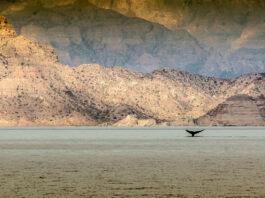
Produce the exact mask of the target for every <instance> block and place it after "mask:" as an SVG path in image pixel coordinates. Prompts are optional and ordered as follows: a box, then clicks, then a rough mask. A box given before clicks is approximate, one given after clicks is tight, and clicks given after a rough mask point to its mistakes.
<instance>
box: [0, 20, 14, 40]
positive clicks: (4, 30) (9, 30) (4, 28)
mask: <svg viewBox="0 0 265 198" xmlns="http://www.w3.org/2000/svg"><path fill="white" fill-rule="evenodd" d="M15 36H17V34H16V32H15V29H14V27H13V25H12V24H10V23H9V22H8V21H7V18H6V17H4V16H0V38H1V37H15Z"/></svg>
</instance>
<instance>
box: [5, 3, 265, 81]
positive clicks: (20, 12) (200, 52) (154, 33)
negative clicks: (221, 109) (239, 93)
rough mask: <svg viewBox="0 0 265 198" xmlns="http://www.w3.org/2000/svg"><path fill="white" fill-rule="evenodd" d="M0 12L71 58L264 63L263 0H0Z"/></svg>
mask: <svg viewBox="0 0 265 198" xmlns="http://www.w3.org/2000/svg"><path fill="white" fill-rule="evenodd" d="M0 13H1V14H3V15H5V16H7V17H8V18H9V19H10V20H11V22H12V23H13V24H14V27H15V29H16V30H17V32H18V34H21V35H23V36H25V37H27V38H30V39H32V40H34V41H38V42H41V43H49V44H51V45H52V46H53V47H55V49H56V50H57V52H58V56H59V58H60V61H61V62H63V63H65V64H69V65H71V66H75V65H79V64H82V63H99V64H101V65H104V66H108V67H110V66H114V65H121V66H123V67H125V68H127V69H130V70H133V71H141V72H150V71H153V70H154V69H158V68H161V67H164V66H167V67H170V68H176V69H180V70H185V71H189V72H193V73H197V74H203V75H207V76H214V77H223V78H228V77H236V76H240V75H241V74H245V73H249V72H264V71H265V55H264V54H265V53H264V51H265V39H264V38H265V33H264V29H265V28H264V21H265V14H264V13H265V3H264V1H263V0H244V1H242V0H200V1H197V0H141V1H140V0H66V1H64V0H54V1H50V0H24V1H19V0H13V1H8V0H3V1H1V2H0Z"/></svg>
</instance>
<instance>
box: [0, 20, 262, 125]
mask: <svg viewBox="0 0 265 198" xmlns="http://www.w3.org/2000/svg"><path fill="white" fill-rule="evenodd" d="M0 57H1V59H0V68H1V70H0V71H1V73H0V100H1V102H0V125H1V126H25V125H26V126H40V125H45V126H47V125H48V126H54V125H55V126H58V125H104V126H109V125H115V126H127V125H133V126H136V125H137V126H150V125H152V126H153V125H195V124H204V123H205V122H206V121H205V120H206V119H205V118H204V117H205V116H207V119H208V118H209V116H210V119H213V120H214V121H212V120H210V121H207V122H206V123H209V125H212V124H214V125H215V124H216V123H218V125H222V123H224V122H222V121H221V119H220V118H219V117H218V116H215V115H216V114H218V113H223V114H224V111H223V110H222V108H221V110H220V111H218V109H220V108H219V107H218V106H220V105H221V106H222V105H223V104H226V102H227V101H230V100H231V98H233V97H236V96H238V95H247V97H249V98H250V99H248V100H251V101H254V102H252V103H251V104H246V106H250V108H248V109H249V111H248V110H245V111H243V110H244V108H245V107H242V108H241V109H240V113H238V114H237V117H236V118H237V120H238V122H237V123H236V124H237V125H246V124H248V125H265V118H264V95H265V75H264V74H259V73H251V74H247V75H244V76H241V77H238V78H233V79H217V78H211V77H204V76H201V75H196V74H191V73H188V72H183V71H179V70H176V69H171V68H162V69H159V70H155V71H153V72H151V73H140V72H132V71H129V70H126V69H124V68H123V67H112V68H106V67H103V66H100V65H98V64H85V65H80V66H78V67H69V66H65V65H63V64H61V63H60V62H59V61H58V57H57V54H56V52H55V50H54V49H53V48H52V47H51V46H49V45H46V44H38V43H36V42H32V41H30V40H28V39H26V38H24V37H22V36H18V35H17V34H16V33H15V30H14V28H13V26H12V25H11V24H10V23H9V22H8V21H7V19H6V18H5V17H0ZM229 104H230V103H229ZM231 105H232V107H233V108H235V107H234V106H235V105H234V106H233V104H231ZM255 105H256V112H254V110H253V109H255ZM216 109H217V110H216ZM257 109H258V111H257ZM252 110H253V111H252ZM213 111H214V112H216V113H211V112H213ZM253 112H254V113H253ZM226 113H227V112H226ZM228 114H230V115H232V114H231V112H229V111H228ZM252 115H255V116H256V117H258V118H259V122H253V123H250V122H249V121H247V120H246V119H245V118H246V117H247V116H252ZM258 115H260V116H258ZM214 116H215V117H214ZM202 118H203V119H202ZM201 120H203V121H201ZM215 120H217V121H215ZM262 120H263V121H262ZM224 124H226V123H224Z"/></svg>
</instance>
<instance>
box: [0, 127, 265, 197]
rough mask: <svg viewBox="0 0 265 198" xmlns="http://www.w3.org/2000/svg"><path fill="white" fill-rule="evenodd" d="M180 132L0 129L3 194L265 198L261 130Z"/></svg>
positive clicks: (264, 132) (264, 152) (263, 135)
mask: <svg viewBox="0 0 265 198" xmlns="http://www.w3.org/2000/svg"><path fill="white" fill-rule="evenodd" d="M185 129H194V128H192V127H191V128H190V127H177V128H172V127H166V128H91V127H88V128H87V127H68V128H64V127H55V128H54V127H50V128H49V127H47V128H45V127H44V128H1V129H0V159H1V160H0V178H1V179H0V189H1V191H0V197H8V198H13V197H14V198H15V197H34V198H35V197H63V198H68V197H69V198H70V197H71V198H72V197H77V198H78V197H100V198H101V197H131V198H137V197H150V198H155V197H157V198H161V197H182V198H183V197H194V198H195V197H196V198H198V197H203V198H207V197H209V198H213V197H265V189H264V186H265V128H264V127H233V128H226V127H216V128H214V127H207V128H206V131H204V132H202V133H201V134H199V136H198V137H195V138H191V137H190V136H189V134H188V133H186V132H185ZM197 129H200V128H196V130H197ZM191 186H193V187H192V188H191Z"/></svg>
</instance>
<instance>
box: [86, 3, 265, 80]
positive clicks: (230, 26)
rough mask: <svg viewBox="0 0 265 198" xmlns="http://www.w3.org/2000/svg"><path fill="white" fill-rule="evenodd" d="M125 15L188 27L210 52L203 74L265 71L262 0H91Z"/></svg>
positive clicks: (168, 24) (171, 28)
mask: <svg viewBox="0 0 265 198" xmlns="http://www.w3.org/2000/svg"><path fill="white" fill-rule="evenodd" d="M88 1H89V2H91V3H92V4H93V5H95V6H97V7H100V8H105V9H111V10H114V11H116V12H119V13H121V14H123V15H126V16H133V17H139V18H143V19H145V20H148V21H151V22H154V23H159V24H162V25H164V26H165V27H167V28H169V29H170V30H173V31H174V30H175V31H177V30H179V29H181V30H186V31H187V32H189V33H190V34H191V35H192V36H193V37H194V38H196V39H197V41H198V42H199V43H200V44H201V45H202V46H203V47H204V48H205V49H206V50H208V51H209V52H210V54H209V56H208V58H207V61H206V63H205V64H204V68H203V69H202V70H201V71H200V72H199V73H200V74H204V75H208V76H216V77H233V76H239V75H241V74H245V73H249V72H264V71H265V55H264V50H265V40H264V38H265V24H264V21H265V2H264V1H263V0H199V1H198V0H141V1H139V0H126V1H120V0H88Z"/></svg>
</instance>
